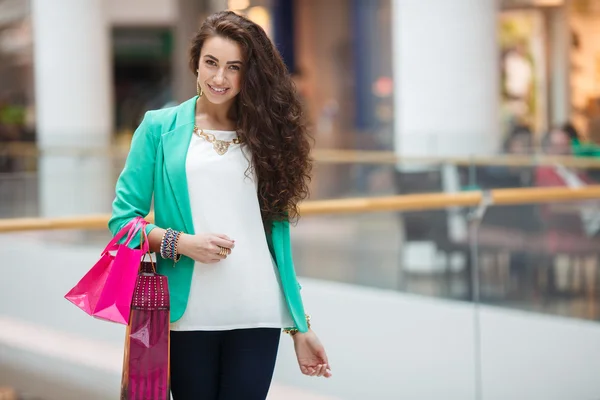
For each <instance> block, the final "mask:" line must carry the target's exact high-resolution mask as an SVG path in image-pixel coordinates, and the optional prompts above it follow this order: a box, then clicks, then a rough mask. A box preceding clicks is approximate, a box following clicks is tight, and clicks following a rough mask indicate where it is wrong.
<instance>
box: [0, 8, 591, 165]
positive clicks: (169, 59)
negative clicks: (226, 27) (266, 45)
mask: <svg viewBox="0 0 600 400" xmlns="http://www.w3.org/2000/svg"><path fill="white" fill-rule="evenodd" d="M43 3H44V2H43V1H40V0H33V1H31V2H29V1H27V0H4V1H1V2H0V103H1V104H4V106H2V107H4V108H3V110H4V111H3V112H2V113H0V115H2V117H1V118H2V120H1V121H3V122H2V126H3V128H2V132H4V133H3V136H5V137H9V136H10V137H13V136H14V134H13V133H14V128H9V129H7V128H6V127H7V126H11V127H14V126H15V122H16V124H17V125H18V126H19V133H18V135H17V139H18V140H33V138H34V137H35V134H36V131H39V129H40V125H39V123H40V121H39V117H40V115H43V110H45V109H47V108H45V107H44V106H43V105H42V103H43V104H46V103H55V104H58V103H61V102H62V100H60V99H61V98H62V97H61V96H65V97H64V99H63V100H65V102H66V103H65V104H70V102H69V101H67V100H69V99H68V98H70V99H72V102H73V104H79V105H81V104H88V105H89V104H92V103H94V104H95V103H98V104H103V103H104V102H105V100H103V99H104V98H105V97H106V98H107V99H108V101H109V102H110V105H109V107H108V108H106V111H100V112H101V113H102V114H103V115H101V116H97V119H95V118H96V117H94V119H92V120H90V124H93V121H110V122H109V127H110V131H111V132H110V133H98V135H109V142H110V141H114V137H115V134H116V133H127V134H128V135H130V134H131V131H132V130H133V129H134V128H135V126H136V125H137V122H138V121H139V117H140V115H141V113H142V112H143V110H145V109H149V108H158V107H164V106H167V105H170V104H173V103H176V102H178V101H180V100H181V99H183V98H185V97H186V96H190V95H192V94H193V93H194V87H193V76H192V74H191V73H190V72H189V71H188V69H187V65H186V64H187V47H186V45H187V43H188V40H189V36H190V32H193V30H194V29H196V28H197V25H198V23H199V21H200V20H202V19H203V17H204V16H205V15H206V14H208V13H209V12H212V11H214V10H218V9H223V8H230V9H233V10H236V12H239V13H242V14H244V15H247V16H248V17H249V18H251V19H252V20H254V21H256V22H257V23H259V24H260V25H262V26H263V27H264V28H265V30H266V31H267V32H268V34H269V35H270V36H271V37H272V38H273V40H274V41H275V43H276V45H277V46H278V48H279V50H280V51H281V53H282V55H283V57H284V60H285V61H286V63H287V65H288V67H289V69H290V72H291V73H292V74H293V77H294V79H295V81H296V83H297V86H298V88H299V91H300V93H301V95H302V97H303V99H304V101H305V104H306V109H307V114H308V116H309V119H310V122H311V126H312V129H313V132H314V136H315V138H316V146H317V147H321V148H346V149H363V150H395V151H396V152H397V153H399V154H404V155H420V154H421V153H427V152H430V151H431V148H432V147H433V148H435V149H436V150H435V152H436V154H439V155H456V154H458V153H459V152H461V151H462V152H469V153H473V152H483V153H487V152H495V151H499V150H500V149H499V147H498V146H499V144H500V143H501V142H502V140H503V139H504V137H505V136H506V135H508V134H509V132H510V130H511V127H512V126H514V125H515V124H525V125H527V126H529V127H530V128H531V130H532V131H533V132H534V134H537V135H538V137H539V136H541V135H542V134H543V133H544V132H547V131H548V129H550V127H552V126H554V125H558V124H562V123H564V122H567V121H573V122H574V124H575V125H576V127H577V128H578V130H579V131H580V132H582V134H584V135H585V136H593V135H592V134H590V133H589V132H588V131H589V130H590V128H589V127H590V125H592V124H591V121H593V120H594V118H596V117H597V116H598V115H599V114H600V104H599V100H598V99H599V98H600V61H599V60H600V56H599V55H598V54H600V28H599V27H600V0H501V1H500V2H496V1H494V0H481V1H472V0H458V1H457V2H456V3H457V4H458V5H456V6H453V8H452V9H447V4H448V3H447V1H445V0H444V1H441V0H426V1H421V2H417V3H419V5H418V8H416V7H417V6H416V5H414V4H412V3H414V2H408V1H405V0H328V1H318V0H203V1H196V0H148V1H142V0H132V1H128V2H127V3H123V2H121V1H118V0H107V1H98V0H93V1H90V2H89V4H94V6H93V7H92V6H89V7H88V8H87V9H85V8H82V7H80V5H78V6H77V7H78V8H74V7H70V6H69V4H71V1H70V0H60V1H59V3H60V4H64V5H65V7H68V8H69V9H70V10H71V14H72V15H71V16H72V17H73V18H74V19H77V18H78V17H77V15H76V14H77V13H78V12H84V13H87V12H90V10H92V9H93V10H101V11H98V12H96V11H94V13H91V14H90V15H92V14H93V15H94V16H95V18H96V19H101V20H102V22H101V23H99V22H95V23H94V24H89V25H86V26H84V25H81V26H79V25H77V26H71V27H70V28H69V29H70V30H71V35H68V36H65V37H71V36H73V33H74V31H73V29H76V28H77V29H81V32H80V33H76V32H75V36H77V37H88V39H86V40H87V43H88V45H92V41H90V40H91V38H96V39H94V40H96V41H95V42H94V43H98V44H99V46H100V47H103V45H101V43H107V45H108V50H107V51H106V52H104V51H95V52H89V53H81V52H79V50H78V48H77V47H76V46H80V45H82V46H83V44H82V43H83V42H82V41H81V40H79V41H78V42H75V41H74V40H69V41H66V42H62V43H61V47H62V48H63V49H64V52H63V51H62V50H61V48H58V47H55V48H51V50H52V51H50V52H43V51H42V52H40V50H39V47H46V46H56V41H53V40H54V39H58V36H56V35H58V33H56V32H55V30H52V26H49V27H48V28H47V29H48V30H47V31H44V32H54V33H52V34H51V35H54V39H49V38H48V37H47V36H44V35H45V34H44V35H42V36H40V40H41V41H40V42H39V43H37V44H36V45H37V46H38V49H37V50H36V48H35V47H34V46H33V37H34V35H35V32H36V31H39V32H41V29H42V30H43V29H46V27H45V24H44V23H43V22H44V20H46V21H50V23H51V24H52V23H56V24H59V22H52V21H51V20H49V19H48V18H50V17H51V16H50V15H46V16H45V17H43V18H42V17H41V14H38V16H37V18H38V20H37V21H36V20H35V18H34V19H33V23H32V18H31V16H32V8H33V9H35V7H30V4H32V5H36V4H43ZM73 4H79V2H78V1H74V2H73ZM498 5H499V7H498ZM90 7H92V8H90ZM86 10H87V11H86ZM434 10H435V13H434V12H433V11H434ZM33 14H35V13H33ZM434 14H435V15H437V16H438V17H436V18H438V19H437V20H435V21H434V20H433V19H431V20H430V18H429V17H428V15H430V16H433V15H434ZM411 16H412V17H411ZM490 16H491V17H490ZM415 18H416V19H417V20H416V22H418V23H417V24H413V22H415ZM482 18H483V19H482ZM493 18H495V22H496V30H495V31H493V30H491V29H488V28H489V27H488V26H481V25H479V24H478V25H468V26H470V27H469V29H470V30H469V29H467V28H466V27H465V26H467V25H465V24H463V23H459V24H458V25H456V26H455V27H454V28H453V30H449V28H452V26H451V25H452V23H453V21H452V20H454V22H456V21H461V20H464V21H466V20H481V21H483V20H485V21H488V20H489V21H490V22H492V21H493ZM430 23H431V24H430ZM36 24H38V25H40V26H37V27H36V26H35V25H36ZM492 24H493V22H492ZM182 26H185V27H184V28H182ZM458 26H460V27H461V29H463V30H468V31H469V32H470V33H469V34H468V35H466V36H464V37H463V36H461V35H459V34H458V33H457V29H455V28H456V27H458ZM105 27H106V30H105ZM442 27H446V28H444V29H442ZM33 28H36V29H33ZM438 28H439V29H438ZM86 29H87V30H90V29H101V30H102V33H101V34H100V35H89V34H85V32H86V31H85V30H86ZM438 31H439V32H438ZM442 31H444V32H446V33H445V34H443V35H442V34H441V33H440V32H442ZM488 31H489V32H488ZM88 33H91V32H88ZM481 35H488V36H490V37H489V38H486V39H485V40H484V39H481V40H479V39H478V42H477V43H475V42H474V41H473V40H472V38H473V37H478V36H481ZM469 38H471V39H469ZM440 39H443V41H441V40H440ZM79 42H81V43H79ZM442 42H443V43H442ZM488 42H489V43H488ZM70 45H72V47H70V48H69V47H68V46H70ZM490 45H491V46H492V49H493V46H495V47H496V55H492V53H491V52H489V51H488V50H486V49H489V48H490ZM73 46H75V47H73ZM473 46H475V47H477V46H480V47H477V48H480V49H482V50H483V52H482V53H478V52H471V51H470V49H474V48H475V47H473ZM452 49H453V50H452ZM57 51H58V52H57ZM75 52H79V53H77V54H75ZM63 53H64V54H63ZM488 53H489V54H488ZM44 55H47V56H48V58H44V57H43V56H44ZM67 55H68V56H67ZM52 57H54V58H52ZM58 57H62V58H63V60H62V62H64V63H65V64H64V65H62V66H60V65H58V64H59V62H58V61H59V60H57V58H58ZM83 58H90V59H93V63H91V64H92V65H100V66H99V67H94V68H95V69H94V70H93V71H90V72H89V74H92V73H94V74H95V75H94V76H92V75H89V74H88V75H87V77H83V75H81V74H82V72H81V70H80V69H76V68H74V67H73V68H69V67H68V65H69V64H70V65H73V64H74V60H75V61H77V62H78V63H79V62H81V61H82V59H83ZM451 58H455V59H454V60H452V59H451ZM484 58H485V59H484ZM34 60H35V61H34ZM50 66H51V67H53V68H54V67H56V68H57V70H58V71H62V72H61V73H53V74H52V79H47V78H46V77H47V76H48V68H49V67H50ZM471 67H472V68H473V73H471V72H469V68H471ZM475 67H477V68H475ZM449 68H450V69H449ZM39 69H43V70H44V71H46V72H45V73H43V74H42V73H37V75H36V72H35V71H36V70H39ZM75 70H77V71H79V72H78V73H77V74H74V73H73V71H75ZM69 71H71V72H69ZM94 71H96V72H99V74H96V72H94ZM482 71H483V72H482ZM79 75H81V82H88V84H91V85H92V87H91V88H90V87H86V85H71V84H70V83H69V81H71V83H72V82H73V80H74V79H75V78H77V77H78V76H79ZM36 77H37V78H36ZM44 79H47V80H49V81H52V82H54V83H55V84H56V85H55V86H56V87H63V88H71V87H73V90H71V89H69V90H64V93H60V96H58V97H59V98H58V100H59V101H57V98H56V96H57V94H56V92H55V91H54V89H53V92H48V88H50V86H52V85H51V84H49V83H47V82H45V81H44ZM61 79H64V80H65V81H64V82H61ZM453 79H454V80H455V81H453V82H451V83H452V85H450V84H449V83H448V82H449V81H452V80H453ZM469 79H470V80H471V81H476V82H474V84H475V85H477V86H478V87H480V89H481V90H483V91H485V93H486V94H485V95H483V97H476V96H482V93H481V92H480V93H479V94H477V95H476V94H474V93H473V91H471V90H466V89H464V88H465V87H466V86H464V85H463V86H460V85H459V83H460V82H463V81H464V83H465V85H466V84H468V81H469ZM190 82H191V84H190ZM461 85H462V83H461ZM459 86H460V87H459ZM52 87H54V86H52ZM105 87H106V88H108V89H107V91H106V92H104V89H102V88H105ZM44 88H46V89H44ZM75 89H76V90H75ZM97 90H100V91H99V92H98V91H97ZM86 91H87V92H88V93H89V92H94V93H93V96H85V95H84V92H86ZM44 93H45V94H44ZM48 93H50V94H48ZM472 95H473V96H475V97H468V96H472ZM40 96H42V97H40ZM82 96H83V97H82ZM67 97H68V98H67ZM88 97H90V98H92V99H93V101H92V103H90V100H89V99H88ZM8 99H9V100H8ZM448 99H453V101H450V100H448ZM482 99H483V100H482ZM7 103H9V104H10V106H9V107H8V108H7V106H6V105H5V104H7ZM450 103H455V104H454V107H455V108H456V110H454V109H453V110H450V109H449V108H448V107H446V108H444V104H450ZM461 104H462V105H461ZM473 104H476V105H477V107H478V110H476V109H470V108H471V107H472V105H473ZM40 105H42V114H40V108H39V107H40ZM460 107H462V108H463V110H461V109H460ZM488 107H489V110H490V111H485V112H483V113H481V109H485V110H487V109H488ZM95 108H96V112H98V107H95ZM492 109H493V110H496V111H492ZM100 110H104V108H102V107H100ZM444 110H446V111H447V114H448V115H446V116H445V114H444V112H446V111H444ZM36 111H37V112H36ZM441 111H442V112H441ZM427 115H429V116H431V117H430V118H427ZM450 115H451V116H452V117H453V119H455V120H460V121H462V122H460V121H459V122H460V123H457V124H455V128H456V129H455V128H453V123H452V121H449V116H450ZM478 115H480V116H481V122H477V123H475V122H473V121H474V120H475V119H477V118H479V117H478ZM497 119H500V121H501V123H500V124H499V127H498V129H497V130H498V132H497V133H495V132H496V128H494V126H496V125H495V123H494V121H495V120H497ZM36 120H37V121H38V124H37V125H36V123H35V122H36ZM7 121H9V122H7ZM43 121H44V118H42V122H43ZM436 121H437V122H436ZM485 121H488V122H485ZM42 125H43V123H42ZM96 125H97V124H96ZM452 129H455V130H456V134H455V135H459V132H462V133H460V135H462V136H463V138H464V139H466V141H467V142H468V143H472V144H473V145H472V146H466V147H465V146H461V147H456V146H454V145H453V143H456V140H455V139H456V138H451V136H452V135H446V136H445V137H444V136H441V134H440V132H441V131H442V130H445V131H451V130H452ZM6 132H9V133H6ZM10 132H13V133H10ZM598 136H600V134H598ZM44 137H45V136H44V135H43V134H42V137H39V136H38V140H44ZM126 137H127V136H125V138H126ZM469 138H471V139H469ZM473 138H475V139H473ZM413 139H414V140H413ZM446 139H448V140H446ZM415 140H416V141H415ZM599 140H600V138H599ZM97 143H106V140H105V139H102V140H99V141H97ZM453 146H454V147H453Z"/></svg>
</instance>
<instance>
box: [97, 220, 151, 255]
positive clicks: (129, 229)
mask: <svg viewBox="0 0 600 400" xmlns="http://www.w3.org/2000/svg"><path fill="white" fill-rule="evenodd" d="M140 220H142V221H144V219H143V218H142V217H135V218H133V219H132V220H131V221H129V222H128V223H127V224H125V226H124V227H123V228H121V230H120V231H119V232H117V234H116V235H115V236H114V237H113V238H112V240H111V241H110V242H109V243H108V244H107V245H106V247H105V248H104V250H103V251H102V254H106V253H107V252H109V251H110V250H111V249H112V248H113V247H114V246H115V245H116V244H117V243H118V242H119V241H120V240H121V239H122V238H123V236H125V234H126V233H129V235H128V236H127V243H126V244H129V242H130V241H131V239H132V238H133V237H134V236H135V235H136V234H137V233H138V231H139V230H140V228H141V227H145V226H146V224H145V222H146V221H144V223H142V224H140V223H139V222H140Z"/></svg>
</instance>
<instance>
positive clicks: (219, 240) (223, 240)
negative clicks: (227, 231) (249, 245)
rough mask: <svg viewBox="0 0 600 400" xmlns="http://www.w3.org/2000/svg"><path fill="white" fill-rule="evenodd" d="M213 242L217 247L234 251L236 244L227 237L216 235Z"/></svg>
mask: <svg viewBox="0 0 600 400" xmlns="http://www.w3.org/2000/svg"><path fill="white" fill-rule="evenodd" d="M211 242H212V243H213V244H216V245H217V246H221V247H226V248H228V249H233V248H234V247H235V242H234V241H233V240H231V239H229V237H227V236H225V235H222V236H219V235H215V236H214V237H213V238H212V240H211Z"/></svg>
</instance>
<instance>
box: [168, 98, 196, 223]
mask: <svg viewBox="0 0 600 400" xmlns="http://www.w3.org/2000/svg"><path fill="white" fill-rule="evenodd" d="M195 111H196V97H194V98H192V99H190V100H188V101H186V102H185V103H183V104H181V105H180V106H179V109H178V111H177V117H176V121H175V128H174V129H173V130H171V131H169V132H167V133H165V134H163V137H162V143H163V152H164V160H165V170H166V172H167V177H168V180H169V184H170V186H171V190H172V191H173V195H174V197H175V201H176V202H177V208H178V209H179V212H180V213H181V218H182V219H183V223H184V226H185V229H186V233H189V234H191V235H193V234H194V224H193V221H192V210H191V206H190V195H189V192H188V184H187V176H186V172H185V161H186V158H187V152H188V148H189V146H190V141H191V139H192V133H193V132H192V131H193V129H194V122H195Z"/></svg>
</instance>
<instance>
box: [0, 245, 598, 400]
mask: <svg viewBox="0 0 600 400" xmlns="http://www.w3.org/2000/svg"><path fill="white" fill-rule="evenodd" d="M56 234H57V235H64V237H63V240H64V242H65V244H64V245H61V244H56V243H44V241H43V236H40V238H39V239H40V241H38V239H36V234H27V235H16V236H14V235H11V236H10V241H9V239H8V236H2V237H0V239H2V240H3V241H2V243H4V244H5V245H6V246H3V247H1V248H0V259H2V260H3V261H4V262H3V263H2V266H4V267H0V269H2V270H0V272H1V273H2V276H3V277H4V278H5V279H2V280H0V372H1V370H2V368H6V367H7V366H8V367H10V368H12V369H15V368H21V369H22V370H24V371H28V372H27V375H26V376H25V378H27V379H25V381H27V380H31V379H30V378H28V376H29V374H33V375H37V376H44V375H45V377H46V379H48V380H49V381H50V382H54V381H59V382H62V384H67V385H69V384H70V385H74V384H75V383H77V384H78V385H80V386H81V387H83V388H84V389H87V390H93V391H96V393H104V394H105V397H98V399H99V400H100V399H110V398H114V395H115V393H116V392H117V391H118V385H119V371H120V367H121V351H122V344H123V332H124V329H123V327H121V326H117V325H112V324H108V323H104V322H101V321H97V320H93V319H92V318H89V317H87V316H86V315H85V314H84V313H83V312H82V311H80V310H78V309H76V308H75V307H74V306H73V305H71V304H70V303H68V302H67V301H66V300H64V299H63V297H62V296H63V295H64V293H66V292H67V291H68V289H69V288H70V287H71V286H72V285H73V284H74V283H75V282H76V280H77V279H79V278H80V277H81V276H82V274H83V273H84V272H85V271H86V270H87V269H88V268H89V267H90V266H91V265H92V263H93V262H94V261H95V260H96V259H97V257H98V249H97V248H86V247H83V246H73V245H68V244H67V242H68V241H69V240H75V238H76V236H75V237H72V238H71V239H69V237H70V236H69V235H70V234H71V233H62V234H61V233H56ZM73 234H75V233H73ZM23 254H27V257H25V258H23V256H22V255H23ZM17 265H18V268H16V267H15V266H17ZM7 268H10V271H9V270H7ZM32 277H33V278H32ZM301 282H302V284H303V294H304V297H305V302H306V306H307V310H308V311H309V312H310V313H311V314H312V316H313V323H314V327H315V330H316V332H317V333H318V334H319V336H320V337H321V339H322V341H323V342H324V344H325V345H326V347H327V350H328V354H329V357H330V362H331V365H332V368H333V373H334V377H333V378H332V379H330V380H324V379H316V378H309V377H305V376H302V375H301V374H300V373H299V371H298V366H297V364H296V361H295V359H294V354H293V349H292V343H291V342H290V339H289V338H288V337H287V336H284V337H282V344H281V347H280V349H281V350H280V356H279V359H278V364H277V370H276V374H275V382H276V384H277V388H276V389H275V390H279V391H281V390H283V389H285V388H290V387H291V388H294V389H293V390H292V392H294V393H297V392H298V390H303V391H305V392H304V393H305V394H303V395H302V397H301V398H302V399H303V400H309V399H311V398H315V397H314V396H313V397H311V396H312V395H311V394H310V393H318V394H321V395H322V396H325V397H321V399H323V400H324V399H328V400H341V399H344V400H355V399H356V400H359V399H360V400H364V399H377V400H388V399H389V400H397V399H409V400H431V399H448V400H453V399H459V400H474V399H475V362H474V346H473V342H474V314H473V311H474V307H473V306H472V305H469V304H466V303H460V302H447V301H443V300H437V299H433V298H427V297H420V296H413V295H405V294H401V293H397V292H393V291H383V290H378V289H370V288H364V287H357V286H350V285H342V284H336V283H330V282H323V281H317V280H312V279H306V278H305V279H301ZM481 327H482V329H481V333H482V347H481V348H482V362H483V369H482V371H483V374H482V376H483V394H484V397H483V399H485V400H496V399H498V400H506V399H511V400H512V399H515V400H520V399H527V400H565V399H568V400H591V399H597V398H600V380H598V379H597V372H598V371H600V325H599V324H597V323H590V322H583V321H577V320H569V319H564V318H558V317H549V316H541V315H537V314H530V313H523V312H516V311H509V310H502V309H497V308H491V307H482V309H481ZM22 377H23V376H22ZM3 379H6V378H5V376H4V375H3V374H2V373H0V385H2V384H6V383H7V382H3V381H2V380H3ZM36 382H37V381H36ZM28 385H30V384H29V383H28ZM54 385H55V386H57V385H58V383H54ZM31 387H34V386H31ZM49 387H50V388H52V387H53V386H52V384H51V385H50V386H49ZM282 388H283V389H282ZM288 393H289V391H288ZM306 393H308V394H306ZM111 396H112V397H111ZM286 396H287V395H286ZM286 396H284V397H281V398H286V399H289V398H290V397H286ZM44 398H47V399H48V400H53V398H52V397H50V396H49V393H48V394H47V395H46V396H45V397H44ZM71 398H73V400H75V399H76V397H63V398H60V400H71ZM276 398H280V397H273V399H276ZM79 399H80V398H79ZM79 399H77V400H79ZM95 399H96V398H95V397H94V398H93V399H92V397H90V400H95ZM57 400H58V399H57Z"/></svg>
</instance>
